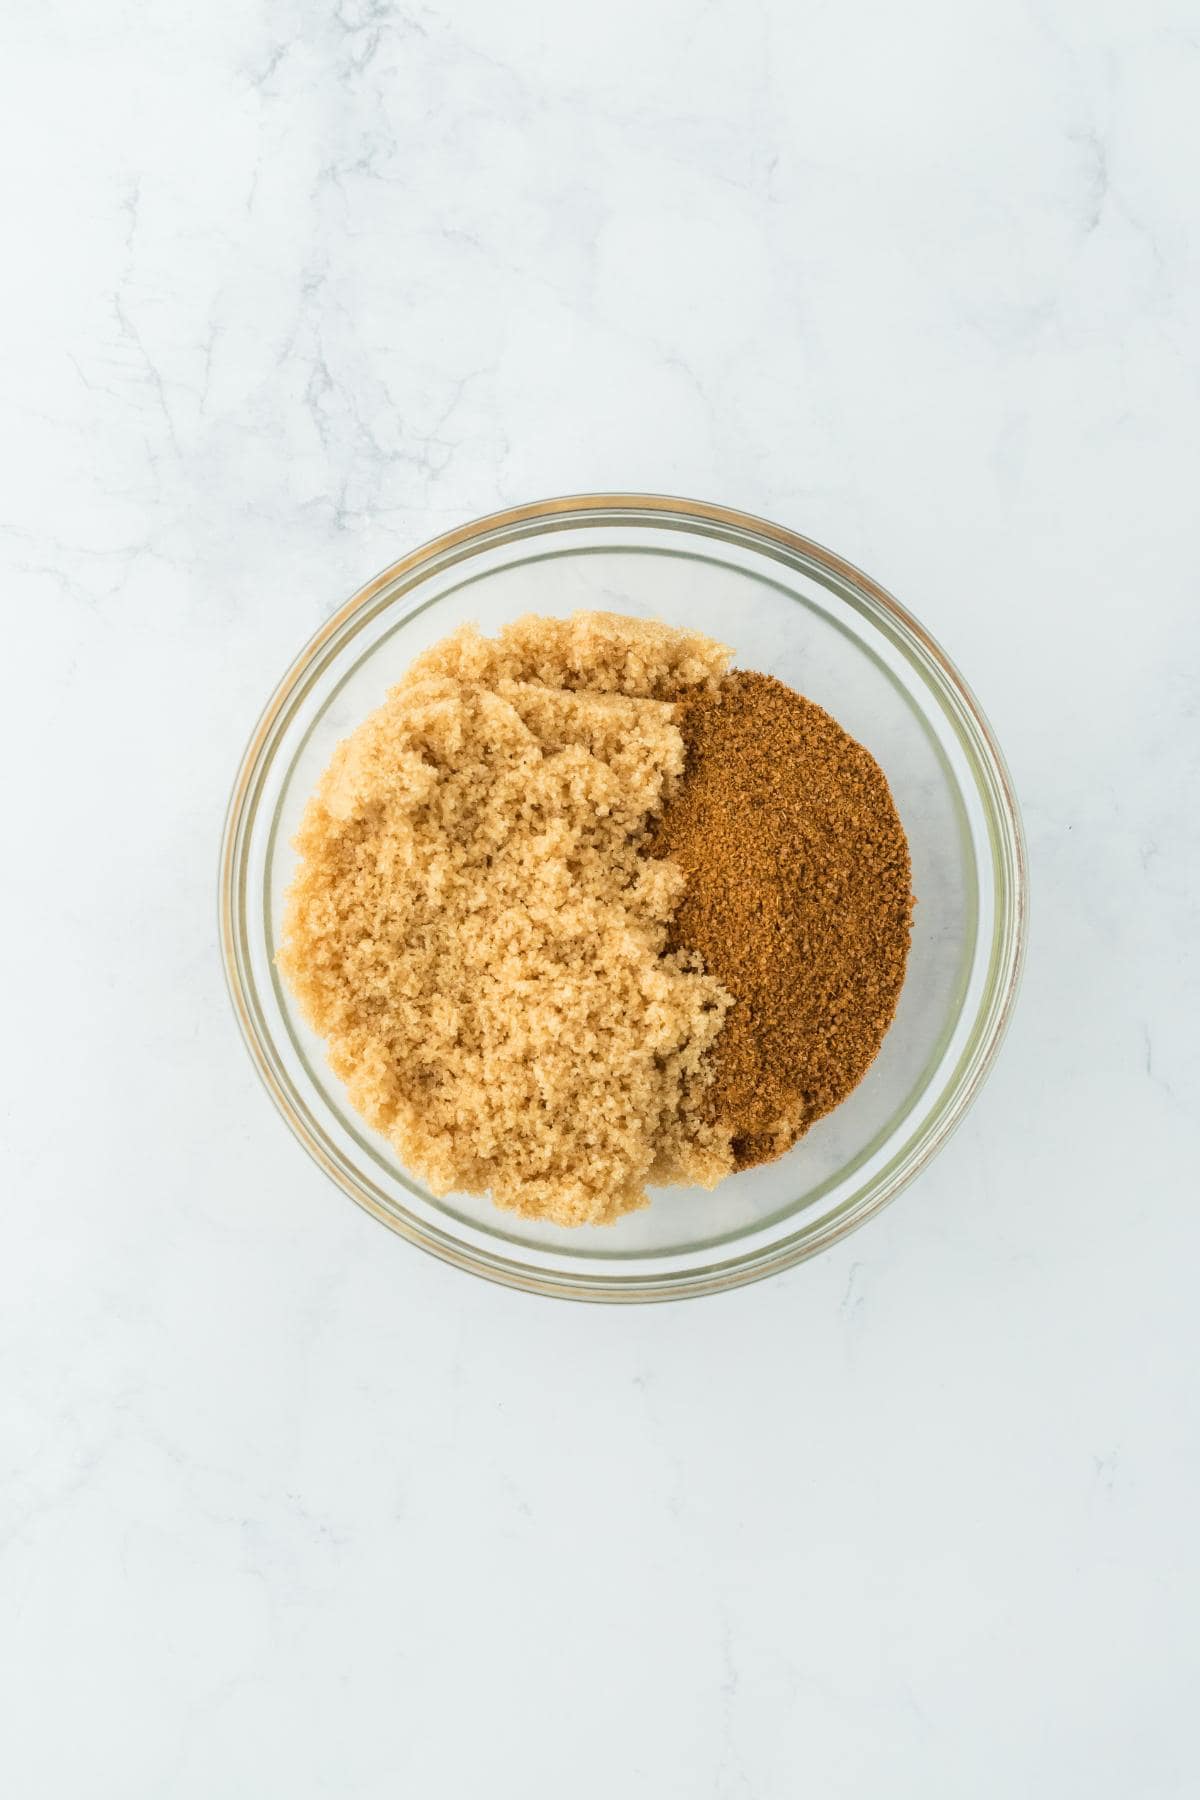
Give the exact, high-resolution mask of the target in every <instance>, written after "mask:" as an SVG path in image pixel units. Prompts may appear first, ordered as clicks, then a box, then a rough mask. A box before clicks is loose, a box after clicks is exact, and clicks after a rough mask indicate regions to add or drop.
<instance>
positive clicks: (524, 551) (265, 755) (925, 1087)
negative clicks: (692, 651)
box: [229, 509, 1012, 1297]
mask: <svg viewBox="0 0 1200 1800" xmlns="http://www.w3.org/2000/svg"><path fill="white" fill-rule="evenodd" d="M831 560H832V559H831ZM414 562H415V566H414ZM583 607H588V608H603V609H606V610H610V611H617V612H626V613H633V614H636V615H638V616H644V617H656V618H661V619H664V620H667V621H668V622H670V623H673V624H677V625H686V626H689V627H691V628H694V629H697V630H700V631H703V632H706V633H708V634H709V635H711V636H713V637H716V638H719V639H721V640H722V641H723V642H725V643H727V644H729V645H731V646H732V647H733V650H734V653H735V654H734V660H735V663H736V664H737V665H740V666H742V667H745V668H751V669H760V670H763V671H766V672H769V673H771V674H774V675H777V676H779V677H780V679H781V680H783V681H785V682H787V683H788V684H789V685H790V686H792V687H794V688H796V689H798V690H799V691H800V692H801V693H803V694H806V695H807V696H808V697H809V698H810V699H812V700H815V701H817V702H818V703H819V704H820V705H821V706H823V707H825V708H827V710H828V711H829V712H831V713H832V714H833V715H834V717H835V718H837V719H838V720H839V721H840V722H841V724H842V725H843V726H844V727H845V728H846V729H847V730H848V731H849V732H850V733H851V734H852V735H853V736H854V737H856V738H858V739H859V740H860V741H861V742H862V743H863V744H865V745H866V746H867V748H868V749H869V750H870V751H871V752H872V754H873V755H874V756H875V757H876V759H877V760H878V762H879V763H880V765H881V767H882V768H883V770H884V772H885V774H886V775H887V778H888V780H889V782H890V784H891V787H892V792H893V794H894V796H895V799H896V803H897V806H898V808H899V811H900V816H901V818H902V820H903V823H904V827H905V830H906V832H907V834H908V840H909V845H910V848H911V853H912V861H913V885H914V890H915V893H916V896H917V908H916V913H915V920H914V930H913V941H912V950H911V953H910V958H909V964H908V973H907V978H906V981H905V985H904V990H903V994H902V997H901V1000H900V1005H899V1010H898V1013H897V1016H896V1020H895V1022H894V1024H893V1026H892V1028H891V1030H890V1032H889V1033H888V1035H887V1038H886V1039H885V1041H884V1045H883V1048H882V1050H881V1052H880V1055H879V1057H878V1058H877V1060H876V1062H875V1064H874V1066H873V1067H872V1068H871V1070H870V1071H869V1073H868V1075H867V1077H866V1078H865V1080H864V1081H863V1082H862V1084H861V1085H860V1087H859V1088H858V1089H857V1090H856V1091H855V1092H854V1093H853V1094H852V1095H851V1096H850V1098H849V1099H848V1100H847V1101H846V1102H845V1103H844V1104H843V1105H842V1106H841V1107H839V1108H838V1109H837V1110H836V1111H835V1112H834V1113H833V1114H831V1115H830V1116H829V1117H828V1118H826V1119H823V1120H821V1121H820V1122H819V1123H818V1124H817V1125H816V1126H815V1127H814V1128H813V1129H812V1131H810V1132H809V1134H808V1135H807V1137H805V1138H804V1139H803V1140H802V1141H801V1142H800V1143H799V1144H798V1145H797V1146H796V1147H795V1149H793V1150H792V1151H791V1152H790V1153H789V1154H788V1155H787V1156H785V1157H784V1158H782V1159H781V1160H780V1161H779V1162H776V1163H773V1164H770V1165H768V1166H766V1167H763V1168H759V1169H754V1170H749V1171H747V1172H745V1173H743V1174H739V1175H734V1176H731V1177H730V1178H729V1179H727V1180H726V1181H725V1182H723V1183H722V1184H721V1186H720V1187H718V1188H717V1189H716V1190H715V1191H714V1192H712V1193H711V1194H710V1193H703V1192H700V1191H697V1190H692V1189H686V1190H685V1189H667V1190H662V1191H660V1192H658V1193H657V1194H655V1196H654V1199H653V1204H652V1205H651V1206H650V1207H649V1208H647V1209H645V1210H644V1211H642V1212H640V1213H635V1214H632V1215H630V1216H628V1217H627V1218H625V1219H623V1220H621V1221H619V1222H618V1223H617V1224H616V1225H614V1226H610V1227H605V1228H592V1229H582V1230H575V1231H566V1230H563V1229H561V1228H558V1227H554V1226H549V1225H541V1224H537V1223H531V1222H528V1221H525V1220H521V1219H518V1218H516V1217H514V1216H512V1215H510V1214H507V1213H502V1212H500V1211H498V1210H497V1209H496V1208H494V1207H493V1206H492V1205H491V1203H490V1202H489V1201H487V1200H485V1199H476V1198H472V1197H469V1196H459V1195H451V1196H448V1197H446V1198H444V1199H441V1200H438V1199H435V1198H434V1197H433V1196H432V1195H431V1194H429V1193H428V1192H427V1191H426V1190H425V1189H424V1188H423V1187H422V1186H421V1184H420V1183H419V1182H417V1181H416V1180H414V1179H413V1178H412V1177H411V1176H410V1175H409V1174H408V1173H407V1172H406V1170H405V1169H404V1168H403V1167H402V1166H401V1164H400V1163H399V1161H398V1160H397V1158H396V1157H395V1155H394V1154H393V1152H392V1151H391V1149H390V1148H389V1146H388V1145H387V1143H386V1142H385V1141H383V1140H382V1139H380V1138H378V1137H376V1136H375V1135H374V1134H373V1133H372V1132H371V1131H370V1130H369V1129H368V1128H367V1127H366V1126H365V1125H364V1124H363V1123H362V1121H361V1120H360V1119H359V1118H358V1116H357V1114H355V1113H354V1112H353V1111H352V1109H351V1108H350V1107H349V1106H348V1104H347V1102H346V1098H345V1094H344V1091H343V1089H342V1087H341V1084H340V1083H339V1082H338V1081H336V1080H335V1079H334V1078H333V1076H332V1075H331V1074H330V1072H329V1070H328V1068H327V1066H326V1063H325V1059H324V1054H323V1050H322V1045H321V1043H320V1041H319V1040H318V1039H317V1038H316V1037H315V1036H314V1035H313V1034H312V1033H311V1032H310V1031H309V1029H308V1028H307V1027H306V1026H305V1024H304V1023H303V1021H302V1020H301V1019H300V1017H299V1015H298V1013H297V1011H296V1008H295V1006H294V1004H293V1002H292V1000H291V997H290V995H289V994H288V992H287V991H286V989H285V988H284V986H283V984H282V983H281V981H280V980H279V978H278V975H277V973H276V971H275V967H274V955H275V951H276V948H277V944H278V934H279V927H280V919H281V914H282V905H283V896H284V892H285V889H286V887H287V885H288V882H289V880H290V879H291V875H292V871H293V868H294V861H295V859H294V853H293V851H292V849H291V845H290V839H291V837H292V834H293V832H294V831H295V829H296V826H297V824H298V822H299V818H300V814H301V812H302V810H303V807H304V805H305V803H306V801H307V799H308V796H309V794H310V793H311V791H312V789H313V787H314V785H315V783H316V780H317V778H318V776H319V775H320V773H321V771H322V770H323V769H324V767H325V765H326V763H327V762H328V760H329V757H330V755H331V753H332V751H333V748H334V746H335V744H336V743H337V742H338V740H339V739H340V738H342V737H344V736H345V735H346V734H347V732H349V731H350V730H352V729H353V728H354V726H355V725H356V724H357V723H358V722H359V720H361V719H362V718H363V717H364V716H365V715H366V713H367V712H369V711H370V710H371V709H372V708H373V707H375V706H377V705H379V704H380V702H381V701H382V700H383V698H384V695H385V694H386V692H387V690H388V688H389V687H390V686H391V684H392V683H393V682H394V681H395V680H396V679H397V678H398V677H399V675H400V674H401V673H402V671H403V670H404V669H405V667H406V666H407V664H408V663H409V662H410V661H411V659H412V657H413V656H414V655H416V653H417V652H418V651H420V650H422V649H423V648H425V647H426V646H427V645H429V644H431V643H433V642H434V641H435V640H436V639H438V638H440V637H442V636H444V635H445V633H446V632H448V631H450V630H451V629H453V627H454V626H456V625H458V624H460V623H461V622H462V621H464V620H473V621H475V622H476V623H477V624H478V625H479V626H480V627H481V628H482V629H483V630H484V631H485V632H492V631H494V630H495V629H496V628H497V627H499V626H500V625H501V624H503V623H505V622H506V621H507V620H510V619H513V618H515V617H517V616H518V615H519V614H521V613H523V612H540V613H550V614H568V613H570V612H573V611H574V610H576V609H578V608H583ZM273 706H274V713H273V715H272V709H270V708H269V709H268V714H267V715H265V719H264V726H263V727H262V728H260V732H259V734H258V737H257V739H256V741H255V744H252V746H251V751H250V753H249V755H248V759H247V765H246V769H245V770H244V780H243V788H242V803H241V805H240V807H239V805H238V797H237V795H236V794H235V807H234V813H235V814H236V817H234V816H233V815H231V836H232V839H233V842H232V844H231V846H229V848H230V853H231V860H230V865H229V866H230V868H231V871H232V877H233V881H232V893H233V899H232V937H233V949H232V955H233V961H234V963H235V965H236V972H235V988H240V990H241V1001H242V1004H241V1007H240V1008H239V1010H240V1011H241V1012H242V1016H243V1025H244V1027H245V1028H246V1029H247V1034H248V1036H250V1038H251V1042H252V1048H253V1049H255V1051H256V1054H257V1056H258V1059H259V1062H260V1066H262V1068H263V1072H264V1073H265V1074H266V1076H267V1079H268V1082H269V1084H270V1085H271V1087H272V1089H273V1091H274V1092H275V1094H276V1098H277V1100H279V1102H280V1104H281V1106H282V1107H283V1109H284V1111H285V1113H286V1114H287V1115H288V1117H289V1119H290V1122H291V1123H292V1124H293V1127H294V1128H295V1129H296V1130H297V1131H298V1132H299V1134H300V1135H301V1137H302V1138H303V1139H304V1141H305V1142H306V1143H307V1144H308V1147H309V1148H310V1149H311V1150H313V1151H314V1154H316V1155H317V1156H318V1158H319V1160H321V1161H322V1162H323V1163H324V1165H325V1166H326V1167H327V1168H328V1169H329V1170H330V1172H331V1173H332V1174H333V1175H334V1176H335V1178H336V1179H337V1180H338V1181H339V1182H340V1183H341V1185H342V1186H343V1187H345V1188H346V1189H347V1191H348V1192H350V1193H352V1194H353V1196H354V1197H355V1198H356V1199H358V1200H360V1201H361V1202H362V1203H363V1204H365V1205H367V1206H369V1207H370V1209H371V1210H372V1211H374V1212H376V1213H377V1214H378V1215H379V1216H380V1217H381V1218H383V1219H385V1220H386V1221H387V1222H389V1223H391V1224H393V1225H394V1226H396V1227H397V1228H398V1229H400V1230H402V1231H404V1232H406V1233H407V1234H408V1235H410V1236H414V1237H416V1238H417V1239H418V1240H419V1241H421V1242H423V1243H424V1244H426V1246H427V1247H428V1248H431V1249H434V1250H435V1251H437V1252H438V1253H440V1254H442V1255H444V1256H449V1257H450V1258H451V1259H452V1260H455V1261H459V1262H462V1263H465V1264H467V1265H469V1266H471V1267H473V1268H476V1269H478V1270H479V1271H480V1272H483V1273H488V1274H493V1275H497V1276H499V1277H500V1278H501V1279H507V1280H510V1281H517V1282H520V1283H522V1284H524V1285H530V1286H535V1287H543V1288H548V1289H550V1290H552V1291H558V1292H576V1293H585V1294H592V1295H597V1294H607V1295H609V1296H610V1297H616V1295H617V1294H618V1292H619V1293H620V1297H632V1296H634V1295H636V1293H637V1292H638V1291H639V1290H642V1291H647V1292H658V1291H664V1292H666V1291H672V1290H673V1289H675V1290H677V1289H678V1288H680V1287H683V1288H685V1289H694V1288H695V1287H697V1286H703V1285H718V1284H720V1283H721V1282H722V1281H723V1280H724V1279H725V1278H727V1277H728V1278H734V1279H742V1278H744V1277H745V1273H756V1272H759V1270H760V1268H761V1267H763V1266H773V1265H774V1264H775V1263H776V1262H778V1261H780V1260H792V1259H794V1257H795V1256H796V1255H797V1254H804V1253H806V1251H807V1249H809V1248H812V1247H816V1246H817V1245H818V1244H819V1242H821V1241H826V1240H828V1239H829V1238H831V1237H832V1236H835V1235H838V1234H839V1233H840V1231H841V1230H843V1229H845V1228H846V1227H847V1225H848V1224H849V1223H853V1222H856V1219H857V1216H858V1215H859V1214H861V1213H862V1212H863V1211H864V1210H873V1208H874V1205H875V1204H877V1203H881V1197H887V1192H888V1191H890V1189H889V1183H890V1184H892V1185H897V1184H898V1182H899V1181H902V1180H903V1179H906V1178H907V1175H908V1174H909V1173H911V1167H910V1166H909V1165H910V1164H912V1163H913V1162H914V1160H915V1161H916V1162H918V1163H919V1161H920V1160H923V1159H924V1156H925V1155H926V1154H928V1152H929V1146H930V1144H931V1142H932V1141H933V1139H934V1138H935V1137H936V1136H937V1135H938V1134H939V1133H940V1132H942V1131H944V1130H945V1129H946V1128H947V1126H948V1120H949V1115H950V1113H951V1112H952V1111H953V1109H954V1105H955V1101H956V1089H959V1088H961V1086H962V1084H963V1082H964V1081H965V1080H966V1079H967V1077H968V1072H969V1070H970V1069H971V1068H972V1066H973V1065H974V1063H976V1062H977V1061H978V1058H979V1054H980V1049H981V1040H982V1037H983V1036H984V1035H986V1033H987V1032H988V1031H989V1030H994V1025H993V1024H992V1023H991V1018H992V1015H993V1014H994V1012H995V1006H996V997H997V996H996V989H997V983H998V982H999V981H1000V980H1001V979H1002V975H1003V971H1002V970H1001V968H1000V967H999V964H1000V962H1001V961H1002V960H1003V959H1002V954H1001V953H1002V950H1003V941H1004V939H1005V932H1004V930H1003V929H1002V927H1003V925H1004V923H1005V916H1006V915H1008V914H1010V913H1011V899H1012V896H1011V894H1010V893H1007V892H1006V888H1005V880H1004V876H1005V873H1006V871H1005V869H1004V867H1003V866H1002V865H1003V859H1002V858H998V856H997V853H996V852H997V831H998V825H997V819H996V807H995V798H994V795H993V794H992V792H991V791H990V790H991V786H992V779H993V772H992V770H991V768H990V766H989V763H988V757H987V751H988V748H989V746H988V744H987V741H986V737H983V738H981V739H979V740H978V741H977V735H976V732H975V728H974V725H973V720H974V717H975V715H974V714H973V713H972V711H971V708H970V703H969V699H967V700H965V701H964V697H963V694H962V691H961V690H958V689H957V688H956V685H955V681H954V678H953V672H952V671H950V672H949V675H948V674H947V665H945V663H944V661H943V660H942V659H940V657H939V655H938V653H937V652H936V650H932V649H931V648H930V647H929V646H928V643H927V640H924V639H923V636H922V634H920V632H919V628H915V627H912V626H911V624H910V622H907V621H906V618H905V615H903V614H902V613H900V612H899V610H898V609H895V608H894V607H889V605H888V603H887V602H886V599H882V598H880V597H879V596H878V595H877V592H875V591H872V590H870V589H869V588H867V587H860V586H859V584H858V583H857V582H856V580H855V579H854V576H853V572H852V571H845V570H843V569H841V568H840V566H837V565H834V566H827V565H825V564H823V563H822V562H821V561H820V560H819V553H817V560H815V561H812V560H810V559H809V558H807V557H806V556H805V554H804V553H803V552H802V551H798V550H795V549H785V548H784V547H782V546H780V545H778V544H775V543H772V542H769V541H765V540H756V535H755V534H754V532H753V531H747V530H744V529H727V528H724V527H721V526H719V525H718V524H717V522H715V521H713V520H701V521H697V520H694V519H687V518H684V519H680V518H676V517H672V516H666V517H650V518H647V517H644V516H643V515H642V514H641V513H640V512H639V511H638V510H636V509H631V510H630V511H628V512H627V513H621V512H615V511H614V512H612V513H605V514H604V515H603V516H601V517H599V518H589V517H586V516H584V517H574V516H572V515H569V514H568V515H566V516H562V515H555V516H551V517H549V518H547V517H542V518H535V519H534V520H532V521H530V520H528V519H526V520H523V521H521V522H519V523H517V524H515V525H512V524H510V525H508V526H505V525H504V524H503V523H501V524H499V525H497V526H493V527H490V528H486V527H485V528H482V529H481V530H480V531H479V532H478V533H476V534H475V535H473V536H469V537H467V539H466V541H465V542H459V543H453V544H449V545H448V546H447V547H443V548H442V549H440V550H439V549H438V547H437V546H434V547H433V549H432V552H431V554H430V555H429V556H427V557H425V558H424V559H409V561H408V563H406V564H402V565H398V567H397V569H396V571H394V572H391V573H389V575H387V576H385V577H382V578H380V581H379V582H376V583H374V584H372V586H371V587H370V588H368V589H366V590H364V593H363V595H362V596H359V597H358V599H357V602H356V603H352V604H351V606H350V607H348V608H346V609H344V610H343V613H342V614H340V615H338V618H337V619H336V620H335V621H334V622H333V625H332V626H331V627H330V628H328V629H327V632H326V633H325V634H324V636H323V637H322V638H319V639H318V640H315V642H314V645H312V646H310V647H309V651H308V652H306V653H305V655H304V656H303V657H302V658H301V659H300V661H299V662H298V664H297V665H296V668H295V670H293V672H292V674H291V675H290V676H289V677H288V678H287V679H286V680H285V682H284V684H283V686H282V687H281V689H280V692H279V694H278V695H277V696H276V701H275V702H274V703H273ZM1010 922H1011V921H1010ZM1008 935H1010V936H1011V933H1009V934H1008ZM237 997H238V996H237V994H236V993H235V999H236V998H237Z"/></svg>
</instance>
